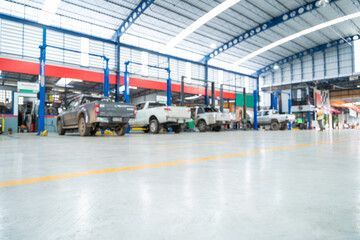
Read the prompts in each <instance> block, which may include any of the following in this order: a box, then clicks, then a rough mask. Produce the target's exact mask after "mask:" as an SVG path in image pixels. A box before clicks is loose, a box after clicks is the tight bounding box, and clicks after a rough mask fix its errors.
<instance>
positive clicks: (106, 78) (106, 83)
mask: <svg viewBox="0 0 360 240" xmlns="http://www.w3.org/2000/svg"><path fill="white" fill-rule="evenodd" d="M103 58H104V61H105V69H104V97H109V88H110V79H109V58H107V57H103Z"/></svg>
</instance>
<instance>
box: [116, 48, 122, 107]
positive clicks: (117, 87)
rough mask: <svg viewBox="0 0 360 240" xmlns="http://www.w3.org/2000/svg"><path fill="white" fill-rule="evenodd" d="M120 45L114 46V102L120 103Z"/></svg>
mask: <svg viewBox="0 0 360 240" xmlns="http://www.w3.org/2000/svg"><path fill="white" fill-rule="evenodd" d="M120 85H121V83H120V43H119V42H117V44H116V84H115V101H116V102H119V101H120Z"/></svg>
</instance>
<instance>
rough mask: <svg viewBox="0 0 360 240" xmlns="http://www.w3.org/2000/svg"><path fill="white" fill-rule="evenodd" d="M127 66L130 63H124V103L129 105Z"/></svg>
mask: <svg viewBox="0 0 360 240" xmlns="http://www.w3.org/2000/svg"><path fill="white" fill-rule="evenodd" d="M129 64H130V62H125V72H124V93H123V96H124V102H126V103H130V89H129Z"/></svg>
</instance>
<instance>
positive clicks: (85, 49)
mask: <svg viewBox="0 0 360 240" xmlns="http://www.w3.org/2000/svg"><path fill="white" fill-rule="evenodd" d="M80 44H81V59H80V61H81V63H80V64H81V66H84V67H88V66H89V39H88V38H83V37H82V38H81V41H80Z"/></svg>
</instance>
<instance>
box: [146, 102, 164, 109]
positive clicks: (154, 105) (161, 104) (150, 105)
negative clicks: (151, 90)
mask: <svg viewBox="0 0 360 240" xmlns="http://www.w3.org/2000/svg"><path fill="white" fill-rule="evenodd" d="M165 106H166V104H164V103H158V102H154V103H149V108H155V107H165Z"/></svg>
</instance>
